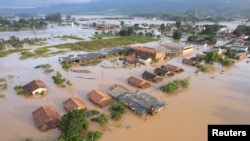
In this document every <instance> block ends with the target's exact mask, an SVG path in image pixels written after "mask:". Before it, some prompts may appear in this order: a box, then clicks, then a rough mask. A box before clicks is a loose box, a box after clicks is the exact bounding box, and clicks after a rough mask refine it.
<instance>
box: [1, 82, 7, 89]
mask: <svg viewBox="0 0 250 141" xmlns="http://www.w3.org/2000/svg"><path fill="white" fill-rule="evenodd" d="M7 88H8V84H7V83H1V84H0V90H6V89H7Z"/></svg>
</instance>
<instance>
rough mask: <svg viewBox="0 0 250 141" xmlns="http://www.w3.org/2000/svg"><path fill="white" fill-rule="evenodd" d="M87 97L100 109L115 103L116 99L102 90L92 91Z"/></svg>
mask: <svg viewBox="0 0 250 141" xmlns="http://www.w3.org/2000/svg"><path fill="white" fill-rule="evenodd" d="M87 96H88V98H89V99H90V100H91V101H93V102H94V103H95V104H97V105H99V106H100V107H105V106H107V105H109V104H111V103H113V102H114V99H113V98H112V97H111V96H109V95H108V94H106V93H105V92H103V91H101V90H92V91H91V92H89V93H88V95H87Z"/></svg>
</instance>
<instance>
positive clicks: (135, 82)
mask: <svg viewBox="0 0 250 141" xmlns="http://www.w3.org/2000/svg"><path fill="white" fill-rule="evenodd" d="M128 83H129V84H131V85H134V86H136V87H139V88H142V89H144V88H148V87H150V86H151V84H150V83H148V82H147V81H144V80H143V79H140V78H138V77H134V76H130V77H129V78H128Z"/></svg>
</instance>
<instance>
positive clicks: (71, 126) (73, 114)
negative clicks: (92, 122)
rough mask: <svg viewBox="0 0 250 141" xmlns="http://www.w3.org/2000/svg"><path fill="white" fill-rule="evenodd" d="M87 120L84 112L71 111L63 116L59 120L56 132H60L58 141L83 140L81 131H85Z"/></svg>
mask: <svg viewBox="0 0 250 141" xmlns="http://www.w3.org/2000/svg"><path fill="white" fill-rule="evenodd" d="M88 125H89V120H88V118H87V116H86V112H85V111H84V110H73V111H69V112H68V113H67V114H65V115H64V116H63V117H62V119H61V120H60V125H59V127H58V130H59V131H60V137H59V140H60V141H70V140H76V141H77V140H79V139H84V137H83V136H82V135H81V133H82V131H83V130H85V129H87V128H88Z"/></svg>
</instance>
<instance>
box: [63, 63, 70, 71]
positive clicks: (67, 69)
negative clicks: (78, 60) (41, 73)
mask: <svg viewBox="0 0 250 141" xmlns="http://www.w3.org/2000/svg"><path fill="white" fill-rule="evenodd" d="M71 67H72V65H71V64H70V63H63V64H62V68H63V70H65V71H67V73H68V72H69V70H70V68H71Z"/></svg>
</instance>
